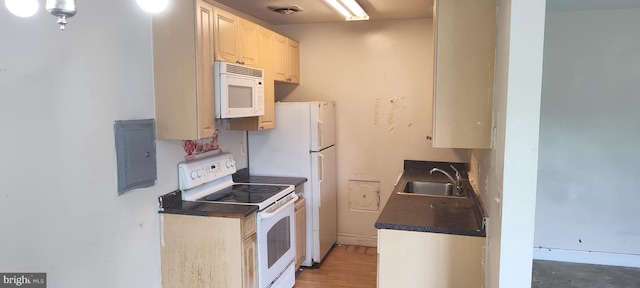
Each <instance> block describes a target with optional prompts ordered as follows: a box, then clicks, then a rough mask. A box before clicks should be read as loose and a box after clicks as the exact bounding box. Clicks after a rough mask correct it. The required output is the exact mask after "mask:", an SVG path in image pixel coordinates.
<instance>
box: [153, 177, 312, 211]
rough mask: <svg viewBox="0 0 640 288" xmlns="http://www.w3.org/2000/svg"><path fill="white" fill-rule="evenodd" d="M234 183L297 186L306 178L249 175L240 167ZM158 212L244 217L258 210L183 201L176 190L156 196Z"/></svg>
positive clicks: (252, 207) (241, 206) (179, 192)
mask: <svg viewBox="0 0 640 288" xmlns="http://www.w3.org/2000/svg"><path fill="white" fill-rule="evenodd" d="M233 181H234V182H236V183H264V184H285V185H294V186H298V185H300V184H303V183H304V182H307V179H306V178H298V177H271V176H253V175H249V173H248V170H247V169H246V168H245V169H241V170H239V171H238V172H236V173H235V174H233ZM158 201H159V202H160V211H159V212H160V213H166V214H182V215H194V216H206V217H228V218H244V217H246V216H249V215H251V213H254V212H256V211H258V206H256V205H237V204H220V203H207V202H195V201H183V200H182V192H181V191H180V190H176V191H173V192H170V193H167V194H165V195H162V196H160V197H158Z"/></svg>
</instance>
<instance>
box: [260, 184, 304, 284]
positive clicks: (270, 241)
mask: <svg viewBox="0 0 640 288" xmlns="http://www.w3.org/2000/svg"><path fill="white" fill-rule="evenodd" d="M297 199H298V196H296V194H295V193H291V194H289V195H287V196H285V197H284V198H282V199H281V200H279V201H278V202H276V203H275V204H273V205H271V206H269V207H267V208H265V209H264V210H262V211H260V212H258V279H259V282H260V288H267V287H278V288H282V287H293V284H294V283H295V268H294V266H295V265H294V261H295V256H296V255H295V254H296V242H295V233H294V231H295V223H294V202H295V201H296V200H297Z"/></svg>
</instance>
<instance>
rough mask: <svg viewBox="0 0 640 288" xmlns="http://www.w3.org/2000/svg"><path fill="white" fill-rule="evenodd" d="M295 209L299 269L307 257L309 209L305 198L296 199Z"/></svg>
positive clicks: (297, 264) (297, 266) (297, 265)
mask: <svg viewBox="0 0 640 288" xmlns="http://www.w3.org/2000/svg"><path fill="white" fill-rule="evenodd" d="M295 209H296V210H295V211H296V212H295V221H296V269H297V268H299V267H300V265H301V264H302V262H303V261H304V259H305V258H306V257H307V254H306V251H307V228H306V227H307V215H306V214H307V209H306V208H305V199H304V198H300V199H299V200H298V201H296V206H295Z"/></svg>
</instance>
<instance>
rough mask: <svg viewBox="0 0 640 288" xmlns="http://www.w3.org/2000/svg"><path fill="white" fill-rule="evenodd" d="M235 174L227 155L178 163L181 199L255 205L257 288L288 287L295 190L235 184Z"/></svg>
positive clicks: (292, 271)
mask: <svg viewBox="0 0 640 288" xmlns="http://www.w3.org/2000/svg"><path fill="white" fill-rule="evenodd" d="M235 172H236V165H235V161H234V160H233V156H232V155H231V154H229V153H221V154H217V155H214V156H210V157H206V158H201V159H197V160H193V161H188V162H182V163H180V164H179V165H178V173H179V177H178V178H179V181H180V190H181V191H182V200H185V201H197V202H209V203H222V204H229V205H256V206H258V212H257V213H256V217H257V219H256V220H257V221H256V223H257V227H256V231H257V242H258V247H257V251H258V283H259V286H258V287H259V288H268V287H274V288H291V287H293V285H294V284H295V267H294V266H295V265H294V262H295V251H296V249H295V233H294V231H295V223H294V202H295V201H296V200H297V199H298V196H297V195H296V194H295V193H294V192H295V187H294V186H293V185H281V184H260V183H234V182H233V178H232V176H231V175H232V174H233V173H235Z"/></svg>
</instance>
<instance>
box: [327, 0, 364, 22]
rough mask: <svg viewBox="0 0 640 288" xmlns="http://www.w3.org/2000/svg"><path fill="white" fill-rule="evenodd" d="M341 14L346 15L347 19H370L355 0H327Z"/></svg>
mask: <svg viewBox="0 0 640 288" xmlns="http://www.w3.org/2000/svg"><path fill="white" fill-rule="evenodd" d="M325 1H326V2H327V3H329V5H331V6H332V7H333V8H334V9H336V10H338V12H340V14H342V15H344V17H345V19H346V20H347V21H357V20H369V15H367V12H365V11H364V10H363V9H362V7H360V5H358V3H357V2H356V1H355V0H325Z"/></svg>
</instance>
